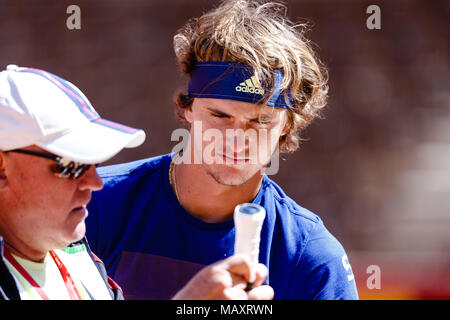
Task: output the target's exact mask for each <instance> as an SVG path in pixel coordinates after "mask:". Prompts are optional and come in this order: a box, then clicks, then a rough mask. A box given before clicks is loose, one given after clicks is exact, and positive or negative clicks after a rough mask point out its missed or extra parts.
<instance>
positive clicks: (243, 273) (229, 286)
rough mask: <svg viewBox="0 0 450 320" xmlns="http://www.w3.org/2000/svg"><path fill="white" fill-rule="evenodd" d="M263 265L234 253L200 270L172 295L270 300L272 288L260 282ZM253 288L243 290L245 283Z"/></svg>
mask: <svg viewBox="0 0 450 320" xmlns="http://www.w3.org/2000/svg"><path fill="white" fill-rule="evenodd" d="M267 274H268V270H267V268H266V266H265V265H263V264H258V265H252V264H251V263H250V260H249V258H248V257H247V256H245V255H234V256H231V257H229V258H227V259H224V260H221V261H219V262H216V263H215V264H212V265H210V266H208V267H205V268H204V269H202V270H200V271H199V272H198V273H197V274H196V275H195V276H194V277H193V278H192V279H191V280H190V281H189V282H188V283H187V284H186V286H184V288H182V289H181V290H180V291H179V292H178V293H177V294H176V295H175V296H174V297H173V299H176V300H248V299H250V300H270V299H273V295H274V292H273V289H272V288H271V287H270V286H267V285H261V284H262V283H263V281H264V279H265V278H266V277H267ZM249 282H251V283H253V289H252V290H250V291H245V288H246V287H247V283H249Z"/></svg>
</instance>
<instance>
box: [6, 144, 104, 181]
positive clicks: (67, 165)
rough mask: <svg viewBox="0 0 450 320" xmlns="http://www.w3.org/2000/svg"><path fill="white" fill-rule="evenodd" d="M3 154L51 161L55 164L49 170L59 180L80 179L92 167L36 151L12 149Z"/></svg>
mask: <svg viewBox="0 0 450 320" xmlns="http://www.w3.org/2000/svg"><path fill="white" fill-rule="evenodd" d="M5 152H15V153H22V154H28V155H31V156H36V157H41V158H46V159H50V160H53V161H55V162H56V164H53V165H51V166H50V170H51V171H52V172H53V173H54V174H55V175H56V176H57V177H59V178H66V179H74V180H76V179H78V178H80V177H81V176H82V175H83V174H84V173H85V172H86V171H88V170H89V168H90V167H91V166H92V165H91V164H83V163H78V162H74V161H71V160H67V159H65V158H63V157H60V156H57V155H54V154H49V153H43V152H38V151H31V150H23V149H14V150H9V151H5ZM95 166H97V165H95Z"/></svg>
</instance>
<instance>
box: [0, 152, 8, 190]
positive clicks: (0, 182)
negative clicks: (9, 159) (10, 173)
mask: <svg viewBox="0 0 450 320" xmlns="http://www.w3.org/2000/svg"><path fill="white" fill-rule="evenodd" d="M5 163H6V160H5V153H3V152H1V151H0V189H2V188H5V187H6V186H7V185H8V178H7V177H6V165H5Z"/></svg>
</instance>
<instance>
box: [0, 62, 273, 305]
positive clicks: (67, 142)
mask: <svg viewBox="0 0 450 320" xmlns="http://www.w3.org/2000/svg"><path fill="white" fill-rule="evenodd" d="M144 140H145V133H144V132H143V131H142V130H139V129H134V128H131V127H127V126H124V125H122V124H118V123H115V122H112V121H108V120H105V119H102V118H100V116H99V115H98V113H97V112H96V111H95V110H94V108H93V107H92V105H91V104H90V103H89V101H88V99H87V98H86V97H85V96H84V95H83V93H82V92H81V91H80V90H79V89H78V88H76V87H75V86H74V85H73V84H71V83H70V82H68V81H66V80H64V79H61V78H59V77H58V76H55V75H53V74H51V73H49V72H46V71H43V70H38V69H33V68H19V67H17V66H14V65H10V66H8V68H7V70H5V71H2V72H1V73H0V300H2V299H5V300H9V299H78V300H80V299H123V294H122V292H121V289H120V288H119V287H118V286H117V284H115V283H114V281H112V280H111V279H110V278H108V277H107V275H106V271H105V268H104V266H103V264H102V262H101V261H100V260H99V259H98V258H97V257H96V256H95V255H94V254H93V253H92V252H91V250H90V249H89V246H88V243H87V240H86V238H85V237H84V234H85V223H84V220H85V218H86V217H87V215H88V212H87V209H86V206H87V204H88V202H89V201H90V198H91V192H92V191H95V190H99V189H101V188H102V186H103V184H102V181H101V180H100V178H99V176H98V175H97V172H96V169H95V164H98V163H101V162H103V161H106V160H108V159H110V158H111V157H113V156H114V155H116V154H117V153H118V152H119V151H120V150H122V149H123V148H132V147H137V146H139V145H140V144H142V142H143V141H144ZM259 268H260V269H252V268H251V267H250V263H249V262H248V261H247V260H246V258H245V257H242V256H235V257H232V258H230V259H227V260H223V261H221V262H219V263H218V264H217V265H216V266H215V268H207V269H205V270H203V271H201V272H200V273H199V274H198V275H197V276H196V277H194V278H193V279H192V280H191V281H190V283H188V284H187V286H186V287H185V288H183V289H182V290H181V291H180V292H179V293H178V295H177V296H176V298H182V299H187V298H199V299H200V298H224V297H228V298H242V297H244V296H245V297H249V298H255V299H257V298H271V297H272V296H273V291H271V288H270V287H267V286H260V287H258V288H255V289H254V290H253V292H250V293H248V294H247V293H246V292H245V291H244V287H245V283H246V282H247V281H250V278H253V279H254V280H255V281H256V282H257V283H258V284H260V283H261V282H262V281H263V279H264V278H265V275H266V273H267V270H265V269H264V267H263V266H259ZM230 279H233V281H229V280H230ZM224 283H227V284H226V285H223V284H224ZM193 288H195V290H193ZM218 288H221V289H220V290H218ZM271 295H272V296H271Z"/></svg>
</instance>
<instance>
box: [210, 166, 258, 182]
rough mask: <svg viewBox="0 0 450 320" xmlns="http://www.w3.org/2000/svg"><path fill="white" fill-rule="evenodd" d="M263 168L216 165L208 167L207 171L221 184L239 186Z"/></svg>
mask: <svg viewBox="0 0 450 320" xmlns="http://www.w3.org/2000/svg"><path fill="white" fill-rule="evenodd" d="M260 170H261V168H259V167H256V166H255V168H251V170H250V169H246V170H239V168H238V167H237V166H228V165H215V166H214V167H213V168H211V167H210V168H208V170H207V173H208V174H209V175H210V176H211V177H212V178H213V179H214V180H215V181H216V182H217V183H219V184H222V185H225V186H232V187H237V186H241V185H243V184H245V183H246V182H248V181H249V180H250V179H252V178H253V177H254V176H255V174H256V173H258V172H260Z"/></svg>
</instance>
